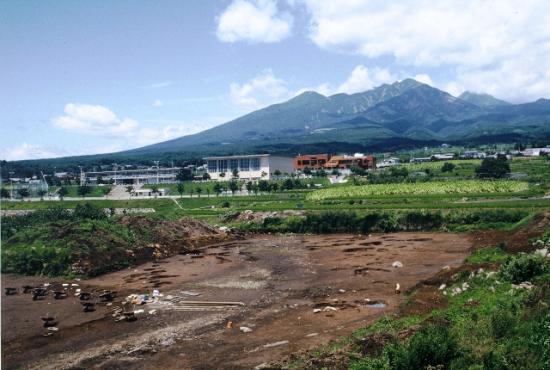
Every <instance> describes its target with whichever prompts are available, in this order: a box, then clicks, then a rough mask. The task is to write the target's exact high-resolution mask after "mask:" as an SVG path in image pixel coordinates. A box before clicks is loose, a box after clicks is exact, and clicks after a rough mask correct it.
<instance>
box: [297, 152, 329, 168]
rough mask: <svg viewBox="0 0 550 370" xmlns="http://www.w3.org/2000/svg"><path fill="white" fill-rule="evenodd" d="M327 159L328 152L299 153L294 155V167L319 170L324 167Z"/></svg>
mask: <svg viewBox="0 0 550 370" xmlns="http://www.w3.org/2000/svg"><path fill="white" fill-rule="evenodd" d="M329 159H330V155H328V154H312V155H299V156H297V157H294V169H295V170H303V169H304V168H306V167H307V168H310V169H312V170H319V169H321V168H325V167H326V163H327V162H328V161H329Z"/></svg>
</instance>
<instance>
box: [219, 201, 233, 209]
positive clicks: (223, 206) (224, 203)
mask: <svg viewBox="0 0 550 370" xmlns="http://www.w3.org/2000/svg"><path fill="white" fill-rule="evenodd" d="M230 206H231V204H229V202H228V201H227V200H225V201H223V202H222V204H221V207H222V208H229V207H230Z"/></svg>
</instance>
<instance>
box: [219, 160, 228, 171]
mask: <svg viewBox="0 0 550 370" xmlns="http://www.w3.org/2000/svg"><path fill="white" fill-rule="evenodd" d="M218 172H223V173H225V172H227V159H220V160H219V161H218Z"/></svg>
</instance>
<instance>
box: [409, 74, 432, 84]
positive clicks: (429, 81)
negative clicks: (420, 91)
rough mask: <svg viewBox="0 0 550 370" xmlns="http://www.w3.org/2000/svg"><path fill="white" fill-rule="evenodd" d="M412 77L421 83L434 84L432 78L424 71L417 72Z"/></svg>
mask: <svg viewBox="0 0 550 370" xmlns="http://www.w3.org/2000/svg"><path fill="white" fill-rule="evenodd" d="M413 78H414V79H415V80H416V81H418V82H422V83H423V84H426V85H430V86H434V83H433V81H432V78H431V77H430V76H429V75H427V74H425V73H421V74H417V75H416V76H414V77H413Z"/></svg>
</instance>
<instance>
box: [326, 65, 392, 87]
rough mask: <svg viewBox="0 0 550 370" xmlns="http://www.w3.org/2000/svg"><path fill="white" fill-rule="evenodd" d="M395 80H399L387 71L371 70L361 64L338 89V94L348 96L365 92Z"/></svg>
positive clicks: (382, 69) (380, 69) (381, 69)
mask: <svg viewBox="0 0 550 370" xmlns="http://www.w3.org/2000/svg"><path fill="white" fill-rule="evenodd" d="M395 80H397V78H396V77H395V76H394V75H392V74H391V73H390V72H389V71H388V70H387V69H384V68H378V67H376V68H373V69H372V70H369V69H368V68H367V67H365V66H364V65H362V64H360V65H358V66H357V67H355V68H354V69H353V71H351V74H350V75H349V77H348V79H347V80H346V81H344V82H343V83H342V84H341V85H340V86H339V87H338V89H337V90H336V92H338V93H346V94H353V93H357V92H363V91H365V90H370V89H372V88H373V87H376V86H379V85H381V84H383V83H389V82H395Z"/></svg>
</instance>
